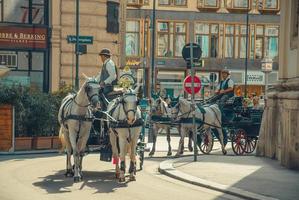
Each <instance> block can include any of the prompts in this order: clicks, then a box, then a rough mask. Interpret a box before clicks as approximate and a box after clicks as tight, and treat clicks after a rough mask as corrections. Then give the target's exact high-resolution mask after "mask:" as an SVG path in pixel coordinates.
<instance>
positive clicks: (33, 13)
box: [0, 0, 45, 24]
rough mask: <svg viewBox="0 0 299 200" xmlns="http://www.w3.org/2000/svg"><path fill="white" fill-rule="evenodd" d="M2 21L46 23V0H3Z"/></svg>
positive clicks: (0, 15) (0, 18) (1, 6)
mask: <svg viewBox="0 0 299 200" xmlns="http://www.w3.org/2000/svg"><path fill="white" fill-rule="evenodd" d="M30 2H32V4H30ZM0 21H1V22H14V23H30V24H45V0H1V2H0Z"/></svg>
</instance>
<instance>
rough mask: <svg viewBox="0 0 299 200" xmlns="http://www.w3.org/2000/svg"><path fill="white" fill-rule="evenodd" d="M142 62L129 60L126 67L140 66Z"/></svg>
mask: <svg viewBox="0 0 299 200" xmlns="http://www.w3.org/2000/svg"><path fill="white" fill-rule="evenodd" d="M140 64H141V61H140V60H127V62H126V66H140Z"/></svg>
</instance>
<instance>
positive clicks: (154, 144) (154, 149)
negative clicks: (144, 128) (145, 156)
mask: <svg viewBox="0 0 299 200" xmlns="http://www.w3.org/2000/svg"><path fill="white" fill-rule="evenodd" d="M158 131H159V128H158V126H157V124H153V129H152V132H153V147H152V150H151V152H150V153H149V156H153V155H154V154H155V151H156V142H157V134H158Z"/></svg>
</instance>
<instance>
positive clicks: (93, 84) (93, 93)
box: [82, 75, 100, 110]
mask: <svg viewBox="0 0 299 200" xmlns="http://www.w3.org/2000/svg"><path fill="white" fill-rule="evenodd" d="M84 76H85V75H84ZM85 78H86V81H85V83H84V84H83V86H82V87H83V88H84V92H85V94H86V97H87V98H88V101H89V103H90V104H91V106H92V108H93V109H96V110H99V109H100V100H99V91H100V85H99V83H98V82H97V81H96V79H94V78H90V77H87V76H85Z"/></svg>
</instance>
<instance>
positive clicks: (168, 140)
mask: <svg viewBox="0 0 299 200" xmlns="http://www.w3.org/2000/svg"><path fill="white" fill-rule="evenodd" d="M166 132H167V142H168V152H167V156H171V155H172V151H171V144H170V142H171V139H170V127H169V126H168V127H167V128H166Z"/></svg>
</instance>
